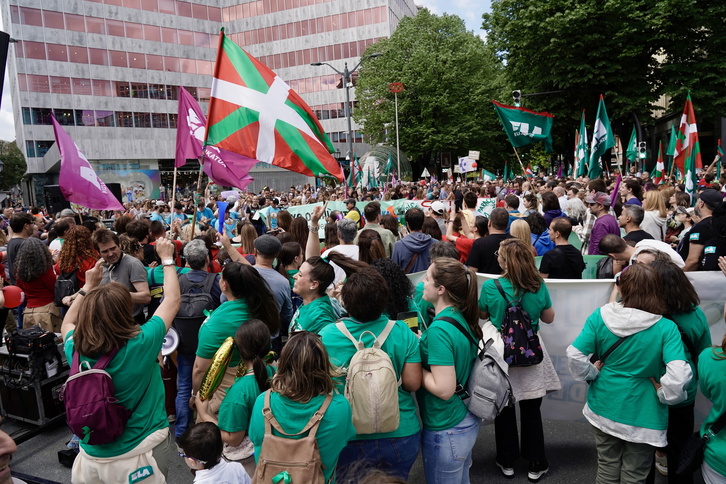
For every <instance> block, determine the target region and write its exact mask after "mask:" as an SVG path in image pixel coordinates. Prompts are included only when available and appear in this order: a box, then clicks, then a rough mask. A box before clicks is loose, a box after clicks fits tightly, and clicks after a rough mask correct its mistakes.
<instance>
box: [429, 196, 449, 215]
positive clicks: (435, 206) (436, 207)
mask: <svg viewBox="0 0 726 484" xmlns="http://www.w3.org/2000/svg"><path fill="white" fill-rule="evenodd" d="M431 211H433V212H434V213H435V214H437V215H443V214H444V212H445V211H446V206H445V205H444V204H443V203H441V202H439V201H438V200H437V201H435V202H434V203H432V204H431Z"/></svg>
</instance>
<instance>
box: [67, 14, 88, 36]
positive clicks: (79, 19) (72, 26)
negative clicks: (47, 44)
mask: <svg viewBox="0 0 726 484" xmlns="http://www.w3.org/2000/svg"><path fill="white" fill-rule="evenodd" d="M65 17H66V29H67V30H73V31H74V32H85V31H86V23H85V22H84V21H83V16H82V15H76V14H73V13H67V14H65Z"/></svg>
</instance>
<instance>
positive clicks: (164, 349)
mask: <svg viewBox="0 0 726 484" xmlns="http://www.w3.org/2000/svg"><path fill="white" fill-rule="evenodd" d="M177 346H179V333H177V332H176V330H175V329H174V328H169V331H168V332H167V333H166V336H164V341H163V342H162V343H161V356H169V355H171V354H172V353H174V351H175V350H176V348H177Z"/></svg>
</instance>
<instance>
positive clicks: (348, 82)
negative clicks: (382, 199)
mask: <svg viewBox="0 0 726 484" xmlns="http://www.w3.org/2000/svg"><path fill="white" fill-rule="evenodd" d="M382 55H383V54H381V53H380V52H375V53H373V54H369V55H366V56H363V57H361V58H360V61H358V64H356V65H355V67H354V68H352V69H350V70H348V63H347V62H346V63H345V67H344V69H343V72H340V71H339V70H338V69H336V68H335V67H333V66H331V65H330V64H328V63H327V62H313V63H312V64H310V65H311V66H322V65H326V66H328V67H330V68H331V69H333V70H334V71H335V72H337V73H338V74H340V75H341V76H343V86H344V87H345V117H346V118H348V156H347V158H348V159H349V160H350V177H351V179H352V180H354V182H353V183H355V162H354V161H353V125H352V121H351V113H350V88H351V87H352V86H353V80H352V79H351V76H352V75H353V73H354V72H355V71H356V69H358V67H360V65H361V63H362V62H363V61H364V60H366V59H371V58H373V57H380V56H382Z"/></svg>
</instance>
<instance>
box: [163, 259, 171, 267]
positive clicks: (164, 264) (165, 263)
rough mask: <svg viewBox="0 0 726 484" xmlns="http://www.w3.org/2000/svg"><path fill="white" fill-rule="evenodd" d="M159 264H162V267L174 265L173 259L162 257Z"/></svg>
mask: <svg viewBox="0 0 726 484" xmlns="http://www.w3.org/2000/svg"><path fill="white" fill-rule="evenodd" d="M161 265H162V266H164V267H166V266H173V265H174V259H164V260H163V261H161Z"/></svg>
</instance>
